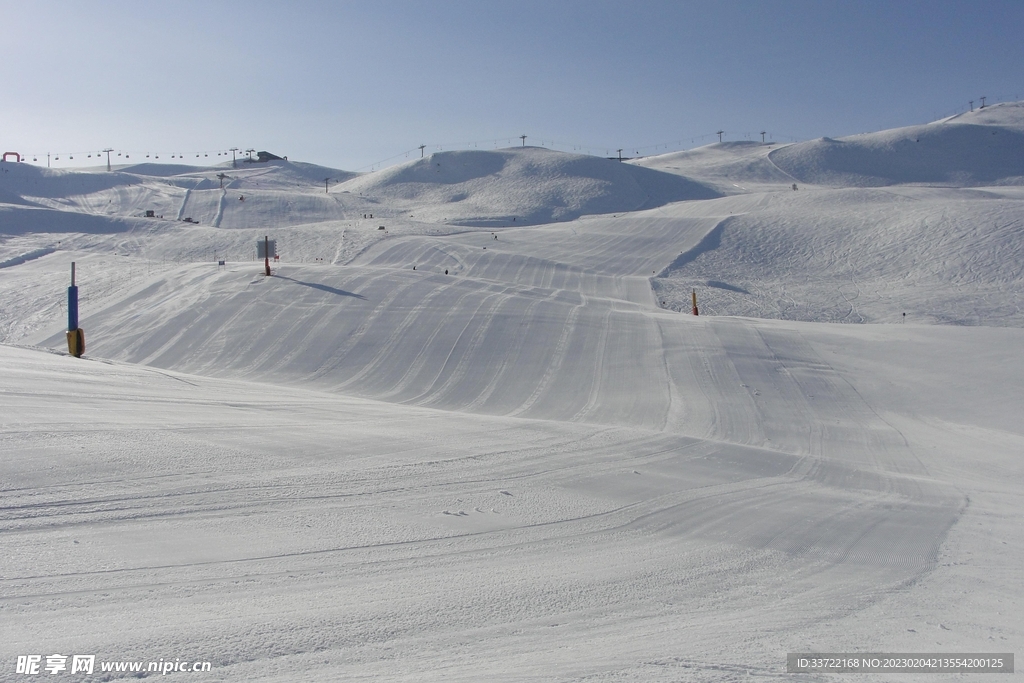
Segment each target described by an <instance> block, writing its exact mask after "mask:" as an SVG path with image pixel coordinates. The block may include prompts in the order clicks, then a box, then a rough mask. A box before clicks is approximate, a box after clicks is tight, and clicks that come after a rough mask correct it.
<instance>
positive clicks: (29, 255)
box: [0, 247, 57, 268]
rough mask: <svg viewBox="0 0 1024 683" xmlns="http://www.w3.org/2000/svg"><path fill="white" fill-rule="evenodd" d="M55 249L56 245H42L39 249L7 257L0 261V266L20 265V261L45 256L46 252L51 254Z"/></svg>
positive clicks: (23, 261)
mask: <svg viewBox="0 0 1024 683" xmlns="http://www.w3.org/2000/svg"><path fill="white" fill-rule="evenodd" d="M55 251H57V247H42V248H40V249H33V250H32V251H26V252H25V253H24V254H19V255H18V256H14V257H12V258H9V259H7V260H6V261H0V268H11V267H12V266H20V265H21V264H22V263H25V262H26V261H31V260H33V259H37V258H40V257H42V256H46V255H47V254H52V253H53V252H55Z"/></svg>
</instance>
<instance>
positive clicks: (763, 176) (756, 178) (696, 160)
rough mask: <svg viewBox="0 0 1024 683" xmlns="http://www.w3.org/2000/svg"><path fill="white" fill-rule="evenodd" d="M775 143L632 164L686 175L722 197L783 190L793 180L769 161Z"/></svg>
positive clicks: (727, 146)
mask: <svg viewBox="0 0 1024 683" xmlns="http://www.w3.org/2000/svg"><path fill="white" fill-rule="evenodd" d="M773 149H775V145H774V143H761V142H750V141H743V142H716V143H714V144H711V145H705V146H703V147H698V148H696V149H691V150H687V151H685V152H671V153H669V154H660V155H658V156H653V157H645V158H643V159H638V160H636V161H633V162H630V163H632V164H635V165H637V166H643V167H644V168H651V169H655V170H658V171H664V172H666V173H674V174H678V175H683V176H686V177H688V178H691V179H693V180H696V181H698V182H700V183H703V184H705V185H708V186H710V187H712V188H714V189H715V190H717V191H718V192H720V193H722V194H727V195H728V194H738V193H743V192H749V191H754V190H762V189H779V187H780V186H785V185H789V184H791V183H792V182H793V180H794V179H793V177H792V176H790V175H789V174H787V173H786V172H785V171H783V170H782V169H780V168H779V167H778V166H776V165H775V164H773V163H772V162H771V160H770V159H769V158H768V154H769V152H771V151H772V150H773Z"/></svg>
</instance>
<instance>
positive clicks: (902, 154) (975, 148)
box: [769, 102, 1024, 187]
mask: <svg viewBox="0 0 1024 683" xmlns="http://www.w3.org/2000/svg"><path fill="white" fill-rule="evenodd" d="M769 158H770V159H771V161H772V163H774V164H775V165H776V166H778V167H779V168H780V169H782V170H783V171H785V172H786V173H787V174H789V175H791V176H793V177H794V178H796V179H798V180H799V181H800V182H804V183H813V184H817V185H827V186H830V187H881V186H887V185H905V184H910V183H914V184H926V185H950V186H954V187H977V186H982V185H1024V169H1022V168H1021V165H1022V162H1021V159H1022V158H1024V103H1021V102H1009V103H1005V104H997V105H994V106H991V107H986V108H985V109H980V110H977V111H975V112H970V113H966V114H961V115H959V116H955V117H952V118H949V119H944V120H942V121H937V122H935V123H931V124H928V125H924V126H911V127H908V128H896V129H894V130H887V131H881V132H878V133H868V134H864V135H854V136H851V137H848V138H839V139H836V140H833V139H831V138H821V139H820V140H813V141H811V142H802V143H798V144H795V145H788V146H786V147H783V148H781V149H777V150H775V151H773V152H772V153H771V154H770V155H769Z"/></svg>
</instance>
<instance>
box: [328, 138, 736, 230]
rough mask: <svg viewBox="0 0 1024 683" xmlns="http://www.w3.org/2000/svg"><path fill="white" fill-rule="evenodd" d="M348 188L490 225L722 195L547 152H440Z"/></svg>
mask: <svg viewBox="0 0 1024 683" xmlns="http://www.w3.org/2000/svg"><path fill="white" fill-rule="evenodd" d="M342 188H343V189H344V190H345V191H349V192H353V193H359V194H363V195H368V196H372V197H375V198H378V199H379V200H380V201H381V202H382V203H385V204H387V205H388V206H390V207H401V208H403V209H404V210H406V211H408V212H410V213H413V214H414V215H415V216H417V217H419V218H424V219H427V220H432V221H439V220H444V221H447V222H448V223H452V224H458V225H475V226H487V227H495V226H509V225H512V224H513V223H515V224H517V225H523V224H526V225H533V224H537V223H550V222H553V221H564V220H571V219H573V218H577V217H578V216H581V215H583V214H600V213H616V212H621V211H634V210H638V209H645V208H649V207H655V206H662V205H664V204H668V203H670V202H678V201H685V200H696V199H710V198H712V197H716V196H718V194H717V193H716V192H715V191H714V190H712V189H710V188H708V187H706V186H704V185H701V184H700V183H697V182H694V181H692V180H689V179H687V178H682V177H679V176H675V175H671V174H666V173H658V172H654V171H650V170H647V169H643V168H639V167H636V166H632V165H630V164H621V163H619V162H617V161H609V160H607V159H601V158H597V157H590V156H581V155H577V154H568V153H564V152H553V151H551V150H547V149H543V148H540V147H522V148H511V149H504V150H496V151H483V150H480V151H461V152H439V153H437V154H431V155H430V156H429V157H427V158H424V159H417V160H415V161H411V162H408V163H405V164H400V165H398V166H394V167H392V168H389V169H386V170H384V171H380V172H378V173H373V174H368V175H366V176H363V177H360V178H356V179H354V180H351V181H349V182H347V183H345V184H344V185H343V186H342ZM513 219H514V220H513Z"/></svg>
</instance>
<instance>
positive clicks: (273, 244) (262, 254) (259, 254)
mask: <svg viewBox="0 0 1024 683" xmlns="http://www.w3.org/2000/svg"><path fill="white" fill-rule="evenodd" d="M256 258H277V240H270V254H269V255H268V254H267V245H266V242H265V241H264V240H257V241H256Z"/></svg>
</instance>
